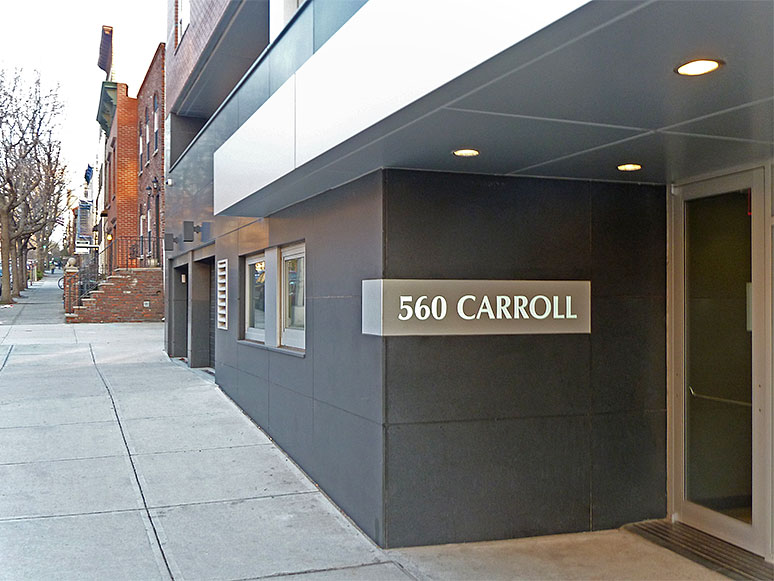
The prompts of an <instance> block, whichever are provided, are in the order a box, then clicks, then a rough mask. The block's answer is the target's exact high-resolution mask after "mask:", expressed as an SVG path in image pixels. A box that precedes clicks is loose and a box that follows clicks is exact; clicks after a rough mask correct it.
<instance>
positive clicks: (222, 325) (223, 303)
mask: <svg viewBox="0 0 774 581" xmlns="http://www.w3.org/2000/svg"><path fill="white" fill-rule="evenodd" d="M218 329H228V259H225V258H224V259H223V260H218Z"/></svg>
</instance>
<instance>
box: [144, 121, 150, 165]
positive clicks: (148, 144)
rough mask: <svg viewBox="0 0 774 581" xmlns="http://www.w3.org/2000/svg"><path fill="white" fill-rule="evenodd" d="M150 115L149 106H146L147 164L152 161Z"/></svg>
mask: <svg viewBox="0 0 774 581" xmlns="http://www.w3.org/2000/svg"><path fill="white" fill-rule="evenodd" d="M150 150H151V149H150V116H149V115H148V108H147V107H145V151H146V152H147V153H146V154H145V165H148V164H149V163H150Z"/></svg>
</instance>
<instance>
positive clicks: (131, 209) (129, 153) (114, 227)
mask: <svg viewBox="0 0 774 581" xmlns="http://www.w3.org/2000/svg"><path fill="white" fill-rule="evenodd" d="M114 140H115V141H114ZM108 154H110V168H109V171H108V178H109V179H108V182H109V184H108V185H109V189H107V190H106V194H107V195H108V199H107V202H108V203H109V204H110V205H109V206H108V208H107V212H108V215H107V223H106V227H105V233H106V234H107V233H108V232H110V233H112V234H113V236H114V237H115V236H116V235H118V236H137V232H138V225H137V99H132V98H130V97H129V96H128V93H127V86H126V85H125V84H124V83H119V84H118V88H117V91H116V113H115V116H114V117H113V123H112V125H111V126H110V135H109V136H108V140H107V144H106V149H105V159H107V158H108Z"/></svg>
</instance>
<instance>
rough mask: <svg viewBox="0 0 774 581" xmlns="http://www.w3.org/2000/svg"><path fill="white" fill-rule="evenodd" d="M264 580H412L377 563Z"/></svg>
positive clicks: (391, 566)
mask: <svg viewBox="0 0 774 581" xmlns="http://www.w3.org/2000/svg"><path fill="white" fill-rule="evenodd" d="M264 579H286V580H287V581H406V579H414V577H412V576H411V575H409V574H408V573H407V572H406V571H404V570H403V569H401V568H400V567H399V566H398V565H396V564H395V563H377V564H375V565H363V566H362V567H349V568H346V569H331V570H328V571H314V572H311V573H297V574H294V575H272V576H271V577H264Z"/></svg>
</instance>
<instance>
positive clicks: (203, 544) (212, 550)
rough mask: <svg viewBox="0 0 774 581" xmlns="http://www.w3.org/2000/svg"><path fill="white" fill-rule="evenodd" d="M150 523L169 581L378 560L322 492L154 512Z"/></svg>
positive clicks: (242, 576) (378, 555)
mask: <svg viewBox="0 0 774 581" xmlns="http://www.w3.org/2000/svg"><path fill="white" fill-rule="evenodd" d="M151 517H152V518H153V520H154V522H155V523H156V528H157V530H158V531H159V537H160V538H161V543H162V546H163V548H164V552H165V554H166V555H167V560H168V561H169V564H170V568H171V569H172V573H173V575H174V576H175V578H185V579H249V578H254V577H262V576H268V575H277V574H281V573H293V572H304V571H314V570H321V569H333V568H339V567H348V566H357V565H366V564H369V563H376V562H382V561H384V557H383V554H382V552H381V551H380V550H379V549H377V548H376V547H375V546H374V545H372V544H371V543H370V542H369V541H367V540H366V538H365V537H364V536H363V535H362V534H361V533H360V532H359V531H357V529H355V527H354V526H352V524H350V523H349V521H347V520H346V519H345V518H344V517H343V516H342V515H341V514H340V513H339V512H338V511H337V510H336V509H335V508H333V506H332V505H331V504H330V502H329V501H327V500H326V499H325V498H324V497H323V496H322V494H320V493H312V494H294V495H291V496H280V497H275V498H261V499H257V500H244V501H236V502H227V503H214V504H196V505H188V506H181V507H175V508H166V509H152V510H151Z"/></svg>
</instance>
